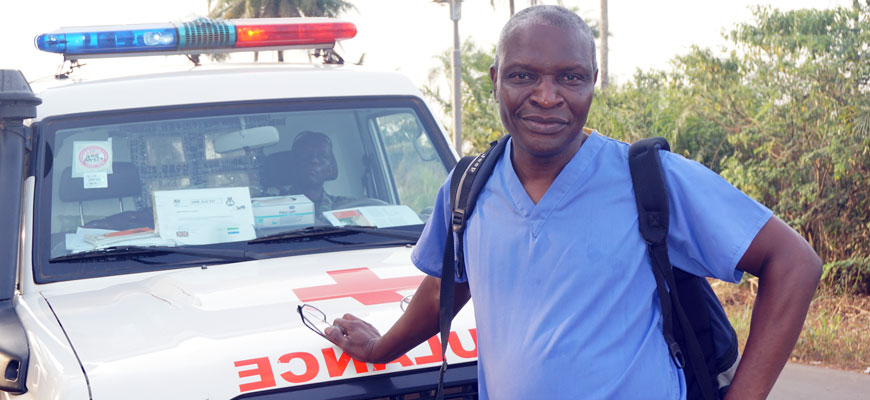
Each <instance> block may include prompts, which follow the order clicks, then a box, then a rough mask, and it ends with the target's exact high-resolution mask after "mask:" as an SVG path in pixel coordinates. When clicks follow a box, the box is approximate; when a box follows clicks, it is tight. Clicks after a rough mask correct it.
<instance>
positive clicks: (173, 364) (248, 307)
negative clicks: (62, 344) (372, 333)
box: [44, 247, 477, 399]
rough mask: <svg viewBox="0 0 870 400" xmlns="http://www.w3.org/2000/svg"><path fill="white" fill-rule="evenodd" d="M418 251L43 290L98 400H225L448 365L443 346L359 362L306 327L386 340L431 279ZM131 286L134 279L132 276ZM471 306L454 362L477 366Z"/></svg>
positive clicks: (280, 261)
mask: <svg viewBox="0 0 870 400" xmlns="http://www.w3.org/2000/svg"><path fill="white" fill-rule="evenodd" d="M410 250H411V249H410V248H405V247H393V248H381V249H370V250H357V251H343V252H332V253H323V254H313V255H305V256H294V257H287V258H275V259H269V260H260V261H251V262H244V263H236V264H227V265H218V266H210V267H208V268H189V269H181V270H172V271H164V272H160V273H155V274H153V275H149V276H148V277H147V278H145V279H142V280H137V281H129V280H128V281H126V282H123V283H118V284H114V285H110V286H108V287H104V288H101V289H99V290H94V291H90V292H86V293H67V294H56V295H53V294H52V293H51V292H46V293H44V296H45V298H46V300H47V301H48V303H49V304H50V305H51V307H52V309H53V310H54V312H55V314H56V316H57V318H58V320H59V321H60V324H61V325H62V327H63V329H64V331H65V332H66V334H67V336H68V337H69V341H70V343H72V346H73V349H74V350H75V352H76V355H77V356H78V358H79V359H80V361H81V364H82V367H83V370H84V371H85V373H86V375H87V379H88V382H89V384H90V387H91V391H92V398H94V399H120V398H124V399H140V398H141V399H153V398H179V399H218V398H232V397H235V396H238V395H240V394H244V393H249V392H253V391H258V390H268V389H275V388H282V387H291V386H298V385H308V384H314V383H320V382H326V381H334V380H341V379H349V378H357V377H362V376H370V375H375V374H383V373H390V372H396V371H407V370H410V369H416V368H427V367H437V366H438V365H439V364H440V357H439V356H438V354H440V342H439V341H438V339H437V338H432V339H430V340H429V341H428V342H426V343H423V344H422V345H420V346H419V347H417V348H415V349H413V350H412V351H410V352H408V353H407V354H406V355H405V356H404V357H402V358H400V359H399V360H398V362H394V363H390V364H387V365H386V366H383V365H372V364H363V363H359V362H353V361H351V360H350V358H349V357H348V356H346V355H343V353H342V351H341V350H340V349H338V348H337V347H335V346H333V345H332V344H331V343H329V342H328V341H326V340H325V339H323V338H321V337H320V336H318V335H317V334H315V333H314V332H312V331H311V330H309V329H308V328H306V327H305V326H304V325H303V324H302V320H301V318H300V316H299V314H298V313H297V311H296V309H297V306H298V305H300V304H303V303H308V304H311V305H314V306H315V307H317V308H319V309H320V310H322V311H323V312H324V313H325V314H326V316H327V319H328V320H329V321H330V322H331V321H332V320H333V319H334V318H337V317H340V316H341V315H343V314H344V313H352V314H354V315H356V316H358V317H360V318H363V319H365V320H367V321H369V322H370V323H371V324H372V325H374V326H375V327H376V328H377V329H378V330H379V331H380V332H381V333H384V332H386V331H387V330H388V329H389V327H390V326H391V325H392V324H393V322H394V321H395V320H396V319H398V318H399V316H400V315H401V314H402V309H401V308H400V301H401V299H402V298H403V297H405V296H407V295H411V294H412V293H413V292H414V291H415V289H416V287H417V285H418V284H419V282H420V281H421V280H422V279H423V277H424V275H423V274H422V273H421V272H420V271H419V270H417V269H416V268H415V267H414V266H413V265H411V263H410ZM125 277H126V278H130V277H131V276H125ZM470 309H471V307H466V308H465V309H464V310H463V311H462V312H461V313H460V315H459V316H458V317H457V319H456V320H454V324H453V329H452V330H453V331H454V332H455V337H454V338H452V339H456V342H455V343H454V342H453V340H451V342H450V345H451V347H450V350H449V351H448V359H449V361H450V362H451V363H456V362H466V361H471V360H474V359H476V354H477V346H476V343H475V342H476V332H475V331H474V329H473V315H472V313H471V311H470Z"/></svg>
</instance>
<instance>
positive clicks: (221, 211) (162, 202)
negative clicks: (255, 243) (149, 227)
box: [154, 187, 257, 244]
mask: <svg viewBox="0 0 870 400" xmlns="http://www.w3.org/2000/svg"><path fill="white" fill-rule="evenodd" d="M251 209H252V207H251V195H250V189H249V188H247V187H228V188H214V189H187V190H161V191H155V192H154V225H155V227H156V228H157V232H159V233H160V237H161V238H163V239H165V240H173V241H175V242H176V243H178V244H211V243H224V242H235V241H240V240H251V239H254V238H256V237H257V235H256V232H255V231H254V214H253V212H252V211H251Z"/></svg>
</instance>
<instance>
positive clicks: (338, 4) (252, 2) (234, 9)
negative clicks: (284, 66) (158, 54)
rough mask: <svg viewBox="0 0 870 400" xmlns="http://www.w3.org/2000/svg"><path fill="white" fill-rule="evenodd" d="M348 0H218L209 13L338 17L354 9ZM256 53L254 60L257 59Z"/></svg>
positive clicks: (214, 15)
mask: <svg viewBox="0 0 870 400" xmlns="http://www.w3.org/2000/svg"><path fill="white" fill-rule="evenodd" d="M354 8H355V7H354V5H353V4H352V3H351V2H350V1H347V0H217V1H216V2H215V3H214V7H212V3H211V0H209V13H208V15H209V16H210V17H212V18H225V19H231V18H277V17H336V16H338V15H339V14H341V13H342V12H345V11H349V10H352V9H354ZM256 59H257V56H256V53H255V55H254V60H255V61H256ZM278 61H284V52H283V51H279V52H278Z"/></svg>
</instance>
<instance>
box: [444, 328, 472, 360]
mask: <svg viewBox="0 0 870 400" xmlns="http://www.w3.org/2000/svg"><path fill="white" fill-rule="evenodd" d="M468 332H469V333H471V340H472V341H474V349H473V350H465V349H464V348H463V347H462V342H460V341H459V335H457V334H456V332H450V336H449V337H448V339H447V344H448V345H450V349H451V350H453V353H455V354H456V355H457V356H459V357H462V358H475V357H477V329H469V330H468Z"/></svg>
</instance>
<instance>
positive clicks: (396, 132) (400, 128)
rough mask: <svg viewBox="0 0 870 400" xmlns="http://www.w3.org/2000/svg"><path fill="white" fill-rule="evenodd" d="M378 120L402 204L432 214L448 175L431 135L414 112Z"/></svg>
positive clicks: (376, 121) (377, 124)
mask: <svg viewBox="0 0 870 400" xmlns="http://www.w3.org/2000/svg"><path fill="white" fill-rule="evenodd" d="M374 121H375V124H376V127H377V131H378V132H380V134H381V135H380V137H381V138H383V141H384V147H385V149H386V151H385V152H386V156H387V159H388V161H389V162H390V166H391V170H392V171H393V177H394V179H395V184H396V190H397V191H398V194H399V198H400V199H401V200H402V203H403V204H407V205H409V206H411V208H413V209H414V210H415V211H417V212H419V213H424V214H428V213H430V212H431V209H429V207H430V205H431V204H432V199H434V198H435V195H436V193H437V191H438V188H439V187H440V186H441V184H442V183H444V179H445V175H444V173H443V169H442V168H440V167H441V165H442V162H441V159H440V158H439V157H438V153H437V152H436V151H435V147H434V146H433V145H432V141H431V140H430V138H429V135H428V134H427V133H426V132H425V131H424V130H423V128H422V124H421V123H420V121H419V120H418V119H417V117H416V115H415V114H414V113H413V112H410V111H405V112H399V113H393V114H387V115H384V116H380V117H377V118H375V119H374Z"/></svg>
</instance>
